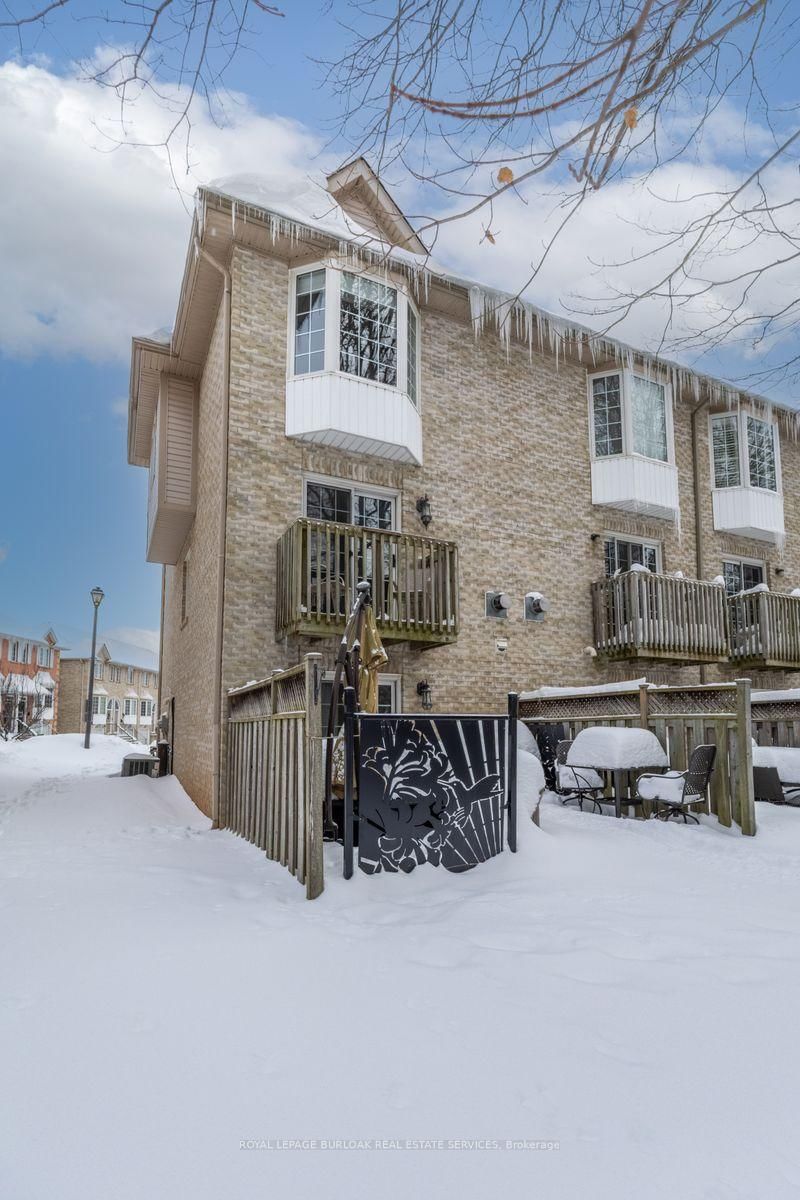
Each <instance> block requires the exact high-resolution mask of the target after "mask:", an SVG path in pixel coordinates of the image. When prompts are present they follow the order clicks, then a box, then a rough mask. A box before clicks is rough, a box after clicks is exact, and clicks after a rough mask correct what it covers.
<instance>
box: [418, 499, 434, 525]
mask: <svg viewBox="0 0 800 1200" xmlns="http://www.w3.org/2000/svg"><path fill="white" fill-rule="evenodd" d="M417 512H418V513H419V519H420V521H422V524H423V525H424V526H425V528H426V529H427V528H428V526H429V525H430V523H431V521H432V520H433V513H432V512H431V501H430V496H428V494H427V492H426V493H425V495H424V496H420V498H419V500H418V501H417Z"/></svg>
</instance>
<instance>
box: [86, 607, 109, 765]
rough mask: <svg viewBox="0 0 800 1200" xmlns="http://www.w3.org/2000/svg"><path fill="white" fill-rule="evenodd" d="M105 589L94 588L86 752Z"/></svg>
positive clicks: (90, 729) (90, 724)
mask: <svg viewBox="0 0 800 1200" xmlns="http://www.w3.org/2000/svg"><path fill="white" fill-rule="evenodd" d="M103 594H104V593H103V589H102V588H99V587H96V588H92V592H91V596H92V604H93V605H94V620H93V622H92V657H91V658H90V659H89V695H88V696H87V698H86V737H85V738H84V739H83V748H84V750H88V749H89V738H90V737H91V734H92V708H93V707H94V656H95V653H96V651H97V610H98V608H99V607H100V604H101V603H102V600H103Z"/></svg>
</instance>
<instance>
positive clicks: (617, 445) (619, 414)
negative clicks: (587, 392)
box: [591, 371, 670, 462]
mask: <svg viewBox="0 0 800 1200" xmlns="http://www.w3.org/2000/svg"><path fill="white" fill-rule="evenodd" d="M591 403H592V431H593V438H594V456H595V458H610V457H612V456H613V455H617V454H639V455H641V456H642V457H643V458H652V459H655V460H656V461H658V462H668V461H669V458H670V425H669V412H668V405H667V389H666V387H665V385H664V384H663V383H656V382H655V381H654V380H652V379H647V378H646V377H645V376H644V375H637V374H635V373H634V372H633V371H613V372H609V373H608V374H604V375H595V376H593V377H592V379H591Z"/></svg>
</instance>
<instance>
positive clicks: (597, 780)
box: [555, 741, 603, 813]
mask: <svg viewBox="0 0 800 1200" xmlns="http://www.w3.org/2000/svg"><path fill="white" fill-rule="evenodd" d="M571 745H572V742H570V741H561V742H559V743H558V745H557V746H556V764H555V775H556V793H557V795H559V796H560V797H561V803H562V804H569V802H570V800H575V801H577V804H578V808H579V809H580V810H581V812H583V802H584V800H589V801H591V803H592V805H593V811H594V812H600V813H601V812H602V811H603V809H602V807H601V801H602V799H603V779H602V776H600V775H598V773H597V771H593V770H591V768H589V767H571V766H568V765H567V754H568V753H569V748H570V746H571Z"/></svg>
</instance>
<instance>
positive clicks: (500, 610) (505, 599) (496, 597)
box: [486, 592, 511, 620]
mask: <svg viewBox="0 0 800 1200" xmlns="http://www.w3.org/2000/svg"><path fill="white" fill-rule="evenodd" d="M510 608H511V597H510V596H509V594H508V592H487V593H486V615H487V617H494V618H495V619H496V620H498V619H499V620H504V619H505V618H506V617H507V616H508V610H509V609H510Z"/></svg>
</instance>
